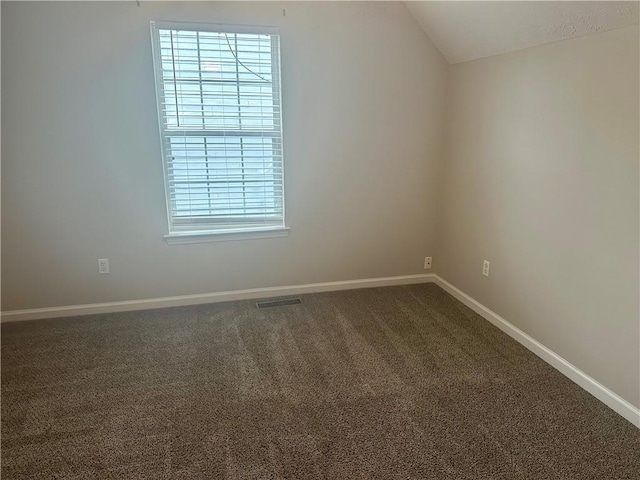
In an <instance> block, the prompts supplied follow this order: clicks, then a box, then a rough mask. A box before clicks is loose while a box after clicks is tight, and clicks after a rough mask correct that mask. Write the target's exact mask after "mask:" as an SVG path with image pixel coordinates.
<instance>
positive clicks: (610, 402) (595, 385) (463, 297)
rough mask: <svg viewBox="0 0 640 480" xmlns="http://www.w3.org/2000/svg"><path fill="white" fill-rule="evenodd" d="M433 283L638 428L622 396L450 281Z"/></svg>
mask: <svg viewBox="0 0 640 480" xmlns="http://www.w3.org/2000/svg"><path fill="white" fill-rule="evenodd" d="M434 283H435V284H436V285H438V286H439V287H441V288H442V289H443V290H445V291H446V292H448V293H449V294H451V295H452V296H453V297H455V298H456V299H457V300H459V301H460V302H462V303H464V304H465V305H466V306H467V307H469V308H471V310H473V311H475V312H476V313H477V314H479V315H480V316H481V317H483V318H484V319H485V320H487V321H489V322H490V323H492V324H493V325H495V326H496V327H498V328H499V329H500V330H502V331H503V332H505V333H506V334H507V335H509V336H510V337H511V338H513V339H514V340H516V341H517V342H518V343H520V344H522V345H523V346H524V347H526V348H527V349H529V350H531V351H532V352H533V353H535V354H536V355H537V356H538V357H540V358H541V359H542V360H544V361H545V362H547V363H548V364H549V365H551V366H552V367H554V368H555V369H556V370H558V371H559V372H560V373H562V374H563V375H564V376H565V377H568V378H569V379H570V380H572V381H574V382H575V383H577V384H578V385H580V386H581V387H582V388H584V389H585V390H586V391H587V392H589V393H590V394H591V395H593V396H594V397H596V398H597V399H598V400H600V401H601V402H602V403H604V404H605V405H607V406H608V407H609V408H611V409H612V410H613V411H615V412H617V413H618V414H620V415H622V416H623V417H624V418H626V419H627V420H629V421H630V422H631V423H632V424H634V425H635V426H636V427H638V428H640V409H638V408H636V407H635V406H633V405H632V404H630V403H629V402H627V401H626V400H625V399H624V398H622V397H620V396H619V395H617V394H615V393H614V392H612V391H611V390H609V389H608V388H607V387H605V386H604V385H602V384H601V383H599V382H597V381H596V380H594V379H593V378H591V377H590V376H589V375H587V374H586V373H584V372H583V371H582V370H580V369H579V368H576V367H575V366H574V365H572V364H571V363H569V362H568V361H566V360H565V359H564V358H562V357H561V356H560V355H558V354H557V353H555V352H554V351H553V350H551V349H549V348H547V347H545V346H544V345H543V344H542V343H540V342H538V341H537V340H535V339H534V338H533V337H531V336H529V335H527V334H526V333H524V332H523V331H522V330H520V329H519V328H518V327H516V326H515V325H512V324H511V323H509V322H508V321H507V320H505V319H504V318H502V317H501V316H500V315H498V314H497V313H495V312H494V311H492V310H490V309H488V308H487V307H485V306H484V305H483V304H481V303H480V302H478V301H477V300H476V299H474V298H472V297H471V296H469V295H467V294H466V293H464V292H463V291H462V290H460V289H459V288H457V287H454V286H453V285H452V284H450V283H449V282H447V281H446V280H444V279H443V278H441V277H440V276H438V275H436V276H435V280H434Z"/></svg>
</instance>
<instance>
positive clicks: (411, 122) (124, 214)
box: [2, 1, 447, 310]
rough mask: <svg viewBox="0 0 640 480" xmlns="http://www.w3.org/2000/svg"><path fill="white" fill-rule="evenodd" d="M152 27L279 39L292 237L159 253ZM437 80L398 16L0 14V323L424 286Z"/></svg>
mask: <svg viewBox="0 0 640 480" xmlns="http://www.w3.org/2000/svg"><path fill="white" fill-rule="evenodd" d="M283 8H284V9H286V16H284V15H283ZM151 20H175V21H198V22H212V23H229V24H259V25H274V26H277V27H279V28H280V33H281V50H282V51H281V53H282V89H283V106H284V113H283V124H284V142H285V143H284V148H285V152H284V154H285V171H286V175H285V176H286V179H285V190H286V211H287V224H288V226H290V227H291V232H290V235H289V236H288V237H285V238H271V239H255V240H254V239H252V240H243V241H228V242H215V243H203V244H195V245H167V243H166V242H165V241H164V239H163V235H164V234H166V233H167V222H166V207H165V198H164V186H163V178H162V165H161V154H160V141H159V134H158V125H157V110H156V103H155V102H156V100H155V90H154V89H155V87H154V78H153V69H152V58H151V40H150V33H149V22H150V21H151ZM446 75H447V64H446V61H445V60H444V59H443V58H442V57H441V55H440V54H439V53H438V52H437V50H436V49H435V47H434V46H433V45H432V44H431V42H430V40H429V39H428V37H427V36H426V35H425V34H424V32H423V31H422V29H421V28H420V26H419V25H418V23H417V22H416V21H415V20H414V19H413V17H412V16H411V14H410V13H409V11H408V10H407V9H406V7H405V5H404V4H403V3H386V2H385V3H378V2H371V3H361V2H354V3H332V2H327V3H324V2H318V3H315V2H311V3H309V2H296V3H270V2H258V3H245V2H229V3H224V2H207V3H205V2H194V3H186V2H158V3H152V2H146V1H144V2H141V6H140V7H137V6H136V3H135V2H133V1H130V2H104V3H97V2H70V3H58V2H41V3H33V2H24V3H22V2H21V3H11V2H2V107H3V108H2V139H3V142H2V160H3V165H2V168H3V172H2V173H3V179H2V286H3V289H2V308H3V310H15V309H26V308H38V307H48V306H62V305H73V304H86V303H94V302H106V301H119V300H129V299H140V298H154V297H163V296H171V295H182V294H197V293H206V292H216V291H228V290H237V289H246V288H257V287H267V286H278V285H296V284H306V283H314V282H326V281H337V280H348V279H358V278H369V277H384V276H393V275H403V274H415V273H424V270H423V261H424V257H425V256H426V255H430V254H432V252H433V249H434V248H435V242H434V222H435V214H436V204H435V202H436V199H435V195H436V181H437V178H436V177H437V175H438V168H439V158H440V151H441V148H440V142H441V139H442V127H443V116H444V103H445V101H444V98H445V91H446ZM98 258H108V259H109V260H110V267H111V273H110V274H109V275H98V270H97V259H98Z"/></svg>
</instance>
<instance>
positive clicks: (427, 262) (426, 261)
mask: <svg viewBox="0 0 640 480" xmlns="http://www.w3.org/2000/svg"><path fill="white" fill-rule="evenodd" d="M430 268H431V257H424V269H425V270H429V269H430Z"/></svg>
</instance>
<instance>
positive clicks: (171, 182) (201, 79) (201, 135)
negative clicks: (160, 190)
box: [154, 28, 284, 230]
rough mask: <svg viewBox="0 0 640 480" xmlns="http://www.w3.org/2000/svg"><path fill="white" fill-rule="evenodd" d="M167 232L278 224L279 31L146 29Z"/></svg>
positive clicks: (280, 194) (280, 206)
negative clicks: (150, 38) (152, 64)
mask: <svg viewBox="0 0 640 480" xmlns="http://www.w3.org/2000/svg"><path fill="white" fill-rule="evenodd" d="M154 41H155V45H154V47H155V49H156V58H155V61H156V80H157V82H158V108H159V110H160V121H161V130H162V135H163V152H164V157H165V173H166V181H167V202H168V205H169V212H170V217H171V218H170V226H171V229H172V230H173V229H176V228H178V229H184V228H191V229H199V230H200V229H207V228H211V229H216V228H228V227H229V226H234V225H237V226H242V225H250V226H255V225H259V224H265V225H276V224H277V225H282V226H283V225H284V218H283V217H284V214H283V172H282V135H281V126H280V103H279V99H280V85H279V60H278V59H279V55H278V37H277V35H272V34H258V33H256V34H249V33H222V32H213V31H196V30H183V29H179V28H155V29H154Z"/></svg>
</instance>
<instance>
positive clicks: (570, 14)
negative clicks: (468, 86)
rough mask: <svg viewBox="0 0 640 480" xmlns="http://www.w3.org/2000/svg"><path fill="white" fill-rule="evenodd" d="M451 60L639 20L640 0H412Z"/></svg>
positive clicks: (420, 18)
mask: <svg viewBox="0 0 640 480" xmlns="http://www.w3.org/2000/svg"><path fill="white" fill-rule="evenodd" d="M406 4H407V6H408V7H409V10H410V11H411V13H412V14H413V16H414V17H415V18H416V20H417V21H418V22H419V23H420V25H421V26H422V28H423V29H424V30H425V32H426V33H427V35H429V37H430V38H431V40H432V41H433V43H434V44H435V45H436V47H437V48H438V49H439V50H440V52H441V53H442V54H443V55H444V57H445V58H446V59H447V61H448V62H449V63H460V62H466V61H468V60H475V59H477V58H482V57H488V56H491V55H498V54H501V53H507V52H513V51H515V50H521V49H523V48H528V47H534V46H536V45H541V44H544V43H550V42H555V41H558V40H565V39H568V38H573V37H579V36H582V35H589V34H592V33H598V32H604V31H606V30H613V29H616V28H622V27H627V26H631V25H634V24H638V11H639V8H638V6H639V5H640V2H637V1H634V2H615V1H611V2H609V1H592V2H590V1H587V2H573V1H552V2H545V1H540V2H537V1H525V2H520V1H487V2H485V1H408V2H406Z"/></svg>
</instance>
